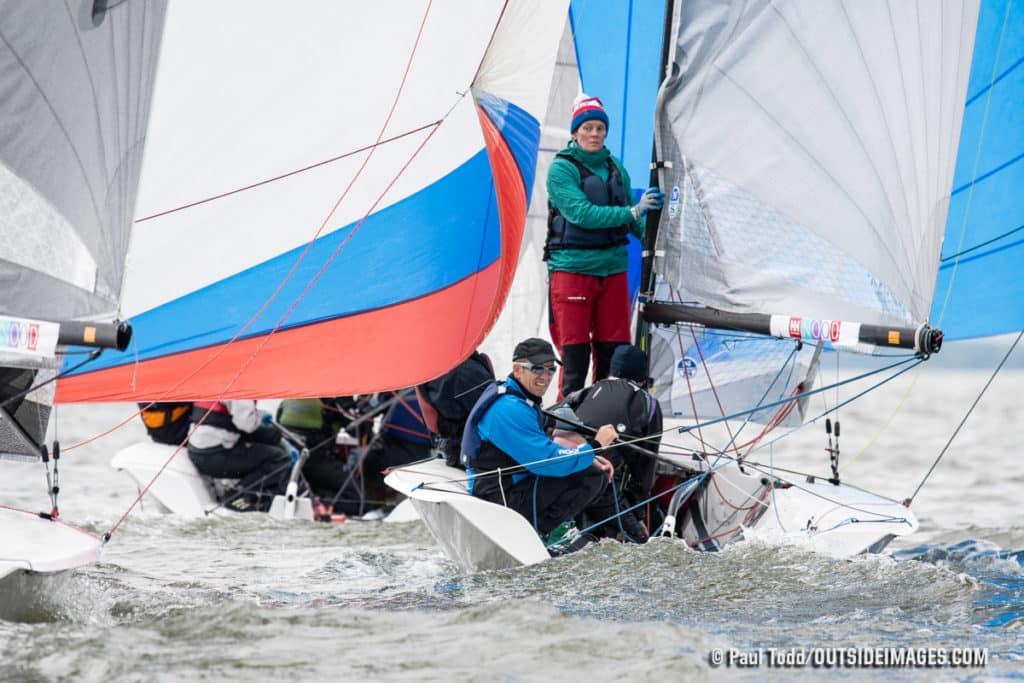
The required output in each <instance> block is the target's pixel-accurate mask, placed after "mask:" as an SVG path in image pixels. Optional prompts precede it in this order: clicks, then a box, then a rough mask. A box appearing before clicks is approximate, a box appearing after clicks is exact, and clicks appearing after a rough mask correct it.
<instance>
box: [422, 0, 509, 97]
mask: <svg viewBox="0 0 1024 683" xmlns="http://www.w3.org/2000/svg"><path fill="white" fill-rule="evenodd" d="M432 1H433V0H431V2H432ZM427 4H428V7H427V11H428V12H429V11H430V7H429V4H430V3H427ZM507 9H508V0H505V2H504V3H503V4H502V5H501V12H499V13H498V19H497V21H495V22H494V28H492V29H491V37H490V38H488V40H487V49H485V50H484V52H483V54H482V55H481V56H480V63H479V64H477V65H476V71H474V72H473V78H472V80H471V81H470V82H469V87H470V88H472V87H473V84H474V83H476V79H477V78H479V77H480V70H481V69H483V68H484V62H485V61H487V55H488V53H489V52H490V51H491V45H493V44H494V36H496V35H498V27H499V26H501V20H502V19H504V18H505V10H507Z"/></svg>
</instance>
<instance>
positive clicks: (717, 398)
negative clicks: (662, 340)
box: [686, 325, 750, 443]
mask: <svg viewBox="0 0 1024 683" xmlns="http://www.w3.org/2000/svg"><path fill="white" fill-rule="evenodd" d="M689 328H690V336H691V337H693V345H694V346H695V347H696V348H697V355H698V356H700V364H701V367H703V368H704V374H705V375H706V376H707V378H708V384H710V385H711V395H712V396H714V397H715V403H716V404H717V405H718V412H719V413H720V414H722V415H725V407H724V406H723V405H722V399H721V397H720V396H719V395H718V387H717V386H715V383H714V382H712V381H711V373H710V372H708V361H707V359H706V358H705V357H704V351H703V350H702V349H701V348H700V343H699V342H698V341H697V330H696V328H695V327H694V326H693V325H690V326H689ZM686 388H687V389H689V390H690V400H691V402H692V401H693V400H694V399H693V388H692V387H691V386H690V377H689V375H687V377H686ZM693 411H694V417H696V413H697V407H696V404H695V405H694V408H693ZM749 418H750V415H749V414H748V415H747V419H749ZM744 424H746V423H745V422H744ZM725 430H726V431H727V432H729V443H733V442H735V441H736V437H737V436H738V435H739V432H740V431H743V427H742V425H741V426H740V429H739V431H737V432H736V434H733V433H732V426H731V425H730V424H729V423H728V422H726V423H725Z"/></svg>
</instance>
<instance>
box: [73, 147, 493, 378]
mask: <svg viewBox="0 0 1024 683" xmlns="http://www.w3.org/2000/svg"><path fill="white" fill-rule="evenodd" d="M357 225H358V221H357V222H356V223H353V224H351V225H348V226H345V227H343V228H341V229H339V230H336V231H334V232H332V233H331V234H328V235H325V236H323V237H321V238H320V239H318V240H317V241H316V243H315V244H314V245H313V246H312V248H311V250H310V252H309V253H308V254H307V255H306V257H305V258H304V259H303V261H302V263H301V264H300V265H299V267H298V270H297V271H296V273H295V274H294V275H293V276H292V278H291V279H290V280H289V282H288V284H287V285H285V287H284V289H283V290H282V292H281V293H280V294H279V295H278V296H277V298H276V299H275V300H274V302H273V303H271V304H270V306H269V307H268V309H267V310H266V311H265V312H264V313H263V314H262V315H261V316H260V318H259V319H258V320H257V321H256V322H255V323H254V325H253V326H252V327H251V328H250V329H249V330H247V331H246V333H245V335H243V337H253V336H257V335H260V334H263V333H266V332H267V331H269V330H271V329H273V327H274V325H275V324H276V323H277V321H278V320H279V319H280V317H281V316H282V315H284V314H285V312H286V311H287V310H288V309H289V308H290V307H291V306H292V304H293V302H294V301H295V299H296V298H298V297H299V296H300V294H301V293H302V291H303V290H304V289H305V288H306V286H307V285H308V284H309V282H310V281H311V280H313V278H314V277H316V274H317V272H318V271H319V270H320V268H321V267H322V266H323V265H324V264H325V263H326V262H327V261H328V260H329V259H330V258H331V255H332V254H333V253H334V252H335V250H336V249H337V248H338V247H339V245H340V244H341V243H342V242H344V240H345V239H346V238H347V237H349V235H351V234H352V232H353V230H354V229H355V227H356V226H357ZM303 249H304V245H303V246H302V247H298V248H296V249H293V250H291V251H288V252H285V253H284V254H281V255H280V256H277V257H275V258H273V259H270V260H268V261H266V262H264V263H261V264H258V265H256V266H254V267H252V268H250V269H248V270H245V271H243V272H240V273H238V274H236V275H234V276H232V277H230V278H227V279H225V280H222V281H220V282H217V283H215V284H213V285H210V286H209V287H205V288H204V289H201V290H198V291H196V292H193V293H191V294H189V295H187V296H184V297H182V298H180V299H176V300H174V301H172V302H169V303H167V304H165V305H162V306H160V307H158V308H155V309H153V310H150V311H147V312H145V313H143V314H141V315H138V316H135V317H133V318H132V320H131V323H132V325H133V327H134V328H135V334H134V339H133V344H136V345H137V348H138V354H137V355H135V354H111V355H109V357H105V356H101V357H100V358H99V359H98V360H97V361H96V362H94V363H90V364H89V365H88V367H87V368H85V370H89V371H93V370H99V369H102V368H105V367H112V366H117V365H124V364H126V363H128V362H134V361H135V360H136V359H138V360H147V359H149V358H154V357H158V356H162V355H166V354H169V353H176V352H181V351H188V350H191V349H195V348H203V347H207V346H211V345H215V344H221V343H224V342H226V341H228V340H229V339H231V338H232V337H233V336H234V335H235V334H236V333H237V332H238V331H239V330H240V329H241V327H242V326H243V325H244V324H245V323H246V322H247V321H248V320H249V318H250V317H252V316H253V315H254V314H255V313H256V312H257V311H258V310H259V309H260V307H261V305H262V304H263V303H264V302H265V301H266V300H267V299H268V298H269V297H270V296H271V295H272V294H273V293H274V291H275V290H276V289H277V287H278V286H279V284H280V283H281V281H282V280H284V278H285V277H286V275H287V274H288V272H289V271H290V270H291V268H292V266H293V264H294V263H295V261H296V259H297V258H298V256H299V254H301V252H302V250H303ZM500 252H501V226H500V223H499V219H498V210H497V203H496V200H495V195H494V183H493V178H492V175H491V167H490V162H489V160H488V157H487V152H486V150H483V149H481V150H480V151H479V152H478V153H477V154H475V155H474V156H473V157H472V158H471V159H469V160H468V161H467V162H466V163H464V164H463V165H462V166H460V167H459V168H457V169H455V170H454V171H452V172H451V173H450V174H448V175H447V176H445V177H444V178H441V179H440V180H438V181H437V182H435V183H434V184H432V185H430V186H428V187H426V188H424V189H422V190H420V191H419V192H417V193H416V194H414V195H412V196H410V197H407V198H406V199H404V200H402V201H400V202H398V203H396V204H394V205H392V206H389V207H387V208H385V209H383V210H381V211H378V212H376V213H374V214H372V215H370V216H369V218H367V219H366V221H365V222H364V223H363V224H362V225H360V226H358V230H356V232H355V234H354V236H353V237H352V238H351V240H350V241H349V242H348V243H347V244H346V245H345V246H344V247H343V248H342V249H341V251H340V252H339V253H338V255H337V257H336V258H335V259H334V261H333V262H332V263H331V264H330V266H329V267H328V268H327V269H326V271H325V272H324V273H323V274H322V275H321V276H320V279H319V280H318V281H317V282H316V284H315V285H313V286H312V288H311V289H310V290H309V291H308V292H307V293H306V294H305V296H304V298H303V299H302V301H301V303H299V304H298V305H297V306H296V308H295V310H294V311H292V312H291V313H290V314H289V316H288V319H287V320H286V322H285V324H284V325H283V326H282V328H281V329H287V328H289V327H298V326H302V325H308V324H311V323H316V322H320V321H324V320H330V319H334V318H339V317H343V316H350V315H354V314H357V313H362V312H365V311H370V310H375V309H379V308H383V307H387V306H392V305H395V304H398V303H402V302H406V301H410V300H414V299H417V298H420V297H423V296H425V295H428V294H430V293H432V292H435V291H438V290H441V289H444V288H445V287H448V286H450V285H452V284H455V283H456V282H459V281H461V280H463V279H465V278H467V277H469V276H471V275H473V274H474V273H476V272H478V271H480V270H482V269H484V268H486V267H487V266H488V265H490V264H492V263H493V262H494V261H496V260H497V259H498V257H499V255H500ZM395 333H396V334H401V331H400V330H396V331H395ZM324 343H325V344H329V343H338V344H343V343H344V340H341V339H334V340H332V339H325V340H324ZM129 355H130V356H131V357H130V358H125V356H129Z"/></svg>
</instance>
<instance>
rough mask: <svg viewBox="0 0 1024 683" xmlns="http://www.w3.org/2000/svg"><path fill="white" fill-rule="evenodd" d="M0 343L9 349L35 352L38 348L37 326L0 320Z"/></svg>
mask: <svg viewBox="0 0 1024 683" xmlns="http://www.w3.org/2000/svg"><path fill="white" fill-rule="evenodd" d="M0 343H2V344H3V345H4V346H6V347H7V348H9V349H20V350H24V351H35V350H36V349H37V348H38V346H39V324H38V323H25V322H21V321H19V320H0Z"/></svg>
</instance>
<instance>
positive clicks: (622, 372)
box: [608, 344, 647, 382]
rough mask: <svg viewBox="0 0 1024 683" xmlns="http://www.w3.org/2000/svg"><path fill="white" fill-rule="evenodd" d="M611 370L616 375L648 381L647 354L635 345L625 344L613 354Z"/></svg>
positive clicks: (635, 380)
mask: <svg viewBox="0 0 1024 683" xmlns="http://www.w3.org/2000/svg"><path fill="white" fill-rule="evenodd" d="M608 370H609V372H610V373H611V374H612V376H614V377H621V378H623V379H631V380H633V381H634V382H645V381H647V354H645V353H644V352H643V351H641V350H640V349H638V348H637V347H635V346H631V345H629V344H623V345H622V346H620V347H618V348H617V349H615V353H613V354H612V362H611V367H609V368H608Z"/></svg>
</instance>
